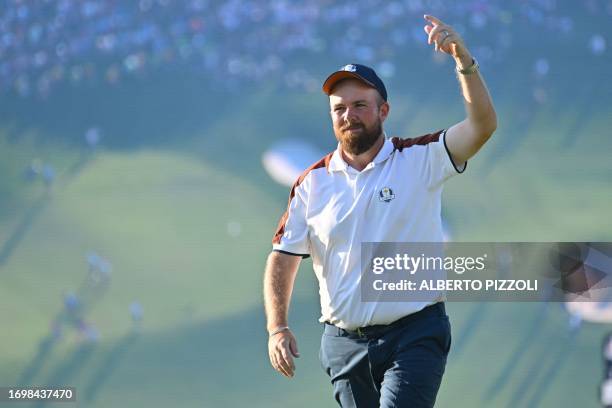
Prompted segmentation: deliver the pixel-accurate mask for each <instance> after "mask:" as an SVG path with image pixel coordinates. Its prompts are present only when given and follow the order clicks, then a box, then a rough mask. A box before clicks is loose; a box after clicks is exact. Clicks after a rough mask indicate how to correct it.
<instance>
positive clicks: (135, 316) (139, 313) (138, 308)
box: [129, 301, 144, 329]
mask: <svg viewBox="0 0 612 408" xmlns="http://www.w3.org/2000/svg"><path fill="white" fill-rule="evenodd" d="M129 309H130V317H131V318H132V324H133V328H134V329H140V325H141V322H142V317H143V315H144V310H143V308H142V305H141V304H140V302H137V301H133V302H132V303H130V307H129Z"/></svg>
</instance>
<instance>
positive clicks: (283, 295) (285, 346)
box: [263, 251, 302, 377]
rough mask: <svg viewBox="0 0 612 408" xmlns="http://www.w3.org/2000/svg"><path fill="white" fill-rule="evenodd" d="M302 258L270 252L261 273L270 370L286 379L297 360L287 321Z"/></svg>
mask: <svg viewBox="0 0 612 408" xmlns="http://www.w3.org/2000/svg"><path fill="white" fill-rule="evenodd" d="M301 259H302V257H301V256H294V255H288V254H284V253H281V252H278V251H273V252H272V253H270V255H269V256H268V261H267V263H266V270H265V272H264V284H263V286H264V307H265V310H266V321H267V323H266V327H267V329H268V334H269V335H270V336H269V339H268V354H269V356H270V363H271V364H272V367H274V369H275V370H276V371H278V372H280V373H281V374H283V375H285V376H287V377H293V372H294V370H295V364H294V363H293V357H299V356H300V355H299V352H298V349H297V342H296V340H295V337H294V336H293V333H291V330H290V329H289V324H288V322H287V317H288V312H289V302H290V301H291V293H292V292H293V284H294V282H295V276H296V275H297V270H298V267H299V266H300V261H301Z"/></svg>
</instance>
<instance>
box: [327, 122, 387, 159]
mask: <svg viewBox="0 0 612 408" xmlns="http://www.w3.org/2000/svg"><path fill="white" fill-rule="evenodd" d="M351 126H353V127H354V126H359V127H360V128H361V130H360V131H359V132H358V133H351V131H350V130H348V128H349V127H351ZM334 133H335V134H336V139H337V140H338V142H340V145H341V146H342V150H344V151H345V152H347V153H349V154H352V155H359V154H362V153H365V152H367V151H368V150H369V149H370V148H371V147H372V146H374V144H375V143H376V141H377V140H378V138H379V137H380V135H381V134H382V123H381V121H380V120H378V121H377V122H376V123H375V124H374V125H372V127H370V128H366V127H365V126H364V125H363V124H361V123H359V124H355V123H354V124H352V125H346V126H345V127H343V128H341V129H335V132H334Z"/></svg>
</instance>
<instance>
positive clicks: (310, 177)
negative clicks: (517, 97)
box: [264, 15, 497, 408]
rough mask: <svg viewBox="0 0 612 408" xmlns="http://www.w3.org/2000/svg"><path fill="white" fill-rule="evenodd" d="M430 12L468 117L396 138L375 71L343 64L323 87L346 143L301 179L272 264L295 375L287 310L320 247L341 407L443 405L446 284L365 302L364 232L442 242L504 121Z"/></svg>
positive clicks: (277, 329)
mask: <svg viewBox="0 0 612 408" xmlns="http://www.w3.org/2000/svg"><path fill="white" fill-rule="evenodd" d="M425 20H427V23H426V25H425V27H424V28H425V33H426V34H427V38H428V43H429V44H433V45H434V47H435V50H436V51H439V52H442V53H445V54H448V55H450V56H452V57H453V58H454V60H455V62H456V75H457V78H458V80H459V83H460V85H461V91H462V94H463V99H464V102H465V109H466V118H465V119H464V120H463V121H461V122H459V123H457V124H455V125H453V126H451V127H449V128H448V129H446V130H439V131H435V132H432V133H429V134H426V135H424V136H419V137H415V138H409V139H400V138H393V139H388V138H387V137H386V135H385V133H384V130H383V123H384V121H385V119H386V118H387V116H388V115H389V110H390V105H389V102H388V100H387V90H386V88H385V85H384V83H383V82H382V80H381V79H380V78H379V77H378V75H377V74H376V72H374V70H372V69H371V68H369V67H366V66H364V65H359V64H349V65H346V66H344V67H342V68H341V69H340V70H338V71H336V72H334V73H332V74H331V75H330V76H329V77H328V78H327V80H326V81H325V82H324V84H323V91H324V92H325V93H326V94H327V95H329V104H330V110H331V111H330V114H331V119H332V125H333V130H334V133H335V136H336V139H337V140H338V148H337V149H336V150H335V151H334V152H332V153H330V154H328V155H327V156H325V157H324V158H323V159H321V160H320V161H319V162H317V163H315V164H313V165H312V166H311V167H309V168H308V169H307V170H306V171H305V172H304V173H303V174H302V175H301V176H300V177H299V178H298V179H297V181H296V182H295V184H294V185H293V187H292V189H291V193H290V195H289V204H288V206H287V211H286V212H285V214H284V215H283V216H282V217H281V220H280V222H279V226H278V229H277V231H276V234H275V235H274V238H273V251H272V253H271V254H270V255H269V257H268V260H267V264H266V270H265V274H264V303H265V310H266V318H267V329H268V334H269V341H268V351H269V357H270V362H271V364H272V366H273V367H274V369H275V370H277V371H278V372H279V373H281V374H283V375H285V376H287V377H293V375H294V371H295V364H294V358H295V357H299V353H298V347H297V341H296V339H295V337H294V335H293V333H292V332H291V329H290V328H289V323H288V321H287V312H288V309H289V303H290V299H291V292H292V289H293V284H294V280H295V276H296V273H297V270H298V266H299V264H300V260H301V259H302V258H304V257H308V256H311V257H312V262H313V269H314V272H315V274H316V276H317V279H318V281H319V295H320V301H321V318H320V321H321V323H323V326H324V328H323V330H324V333H323V336H322V339H321V349H320V356H319V357H320V360H321V364H322V366H323V368H324V370H325V372H326V373H327V374H328V375H329V377H330V379H331V383H332V386H333V393H334V397H335V399H336V401H337V402H338V404H340V406H342V407H411V408H415V407H432V406H434V403H435V400H436V395H437V393H438V389H439V387H440V383H441V381H442V376H443V374H444V369H445V366H446V358H447V355H448V352H449V350H450V343H451V334H450V324H449V320H448V316H447V315H446V312H445V309H444V303H443V301H444V298H443V294H438V295H437V296H439V297H437V298H432V299H430V300H427V301H406V302H363V301H361V291H360V281H361V276H362V273H363V269H362V268H363V266H362V265H361V259H360V247H361V243H362V241H363V242H442V241H443V236H442V222H441V214H440V211H441V210H440V209H441V194H442V186H443V184H444V182H445V181H446V180H447V179H448V178H450V177H452V176H453V175H455V174H458V173H462V172H463V171H464V170H465V168H466V165H467V160H468V159H469V158H470V157H472V156H473V155H474V154H475V153H476V152H477V151H478V150H479V149H480V148H481V147H482V145H483V144H484V143H485V142H486V141H487V140H488V139H489V137H491V135H492V133H493V132H494V131H495V129H496V127H497V118H496V114H495V110H494V108H493V103H492V101H491V97H490V96H489V93H488V91H487V88H486V86H485V83H484V81H483V79H482V77H481V75H480V72H479V69H478V63H477V62H476V60H475V59H474V58H473V57H472V55H471V54H470V52H469V50H468V49H467V47H466V45H465V43H464V41H463V39H462V38H461V37H460V36H459V35H458V34H457V32H456V31H455V30H454V29H453V28H452V27H451V26H449V25H447V24H445V23H444V22H442V21H440V20H439V19H438V18H436V17H433V16H429V15H425ZM417 63H419V62H418V61H414V64H417ZM408 74H410V73H409V72H408ZM415 80H416V78H415ZM440 108H442V107H440Z"/></svg>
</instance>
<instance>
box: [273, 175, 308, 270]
mask: <svg viewBox="0 0 612 408" xmlns="http://www.w3.org/2000/svg"><path fill="white" fill-rule="evenodd" d="M306 203H307V192H306V189H305V186H304V184H297V183H296V185H294V186H293V188H292V189H291V193H290V194H289V203H288V204H287V210H286V211H285V213H284V214H283V216H282V217H281V219H280V221H279V223H278V227H277V229H276V233H275V234H274V238H273V239H272V248H273V250H274V251H279V252H282V253H287V254H290V255H297V256H301V257H303V258H307V257H309V256H310V245H309V241H308V225H307V224H306Z"/></svg>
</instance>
